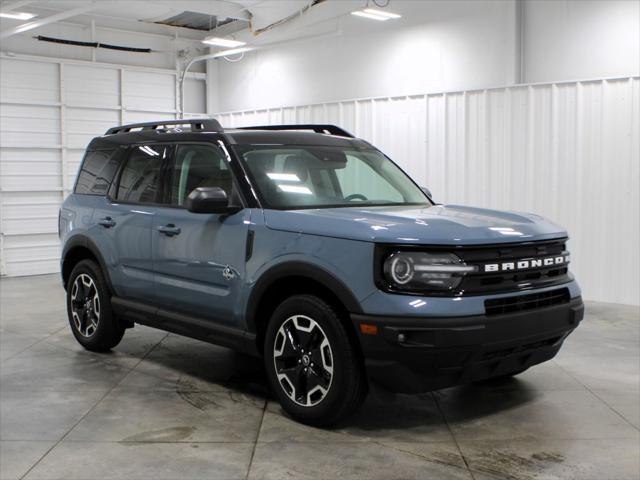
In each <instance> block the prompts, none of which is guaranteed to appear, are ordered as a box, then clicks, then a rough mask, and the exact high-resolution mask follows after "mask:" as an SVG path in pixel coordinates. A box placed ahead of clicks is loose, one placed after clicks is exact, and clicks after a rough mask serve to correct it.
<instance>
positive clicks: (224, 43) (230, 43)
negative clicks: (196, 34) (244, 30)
mask: <svg viewBox="0 0 640 480" xmlns="http://www.w3.org/2000/svg"><path fill="white" fill-rule="evenodd" d="M202 43H206V44H208V45H215V46H217V47H227V48H236V47H241V46H243V45H246V44H247V42H241V41H240V40H231V39H230V38H220V37H207V38H205V39H204V40H202Z"/></svg>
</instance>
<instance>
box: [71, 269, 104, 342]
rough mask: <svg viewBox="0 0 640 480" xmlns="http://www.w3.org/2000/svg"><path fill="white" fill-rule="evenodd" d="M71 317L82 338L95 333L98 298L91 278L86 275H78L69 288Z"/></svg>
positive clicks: (97, 317)
mask: <svg viewBox="0 0 640 480" xmlns="http://www.w3.org/2000/svg"><path fill="white" fill-rule="evenodd" d="M71 316H72V318H73V323H74V324H75V327H76V330H77V331H78V333H80V335H82V336H83V337H90V336H92V335H93V334H94V333H95V332H96V329H97V328H98V322H99V321H100V297H99V296H98V289H97V287H96V284H95V282H94V281H93V278H91V277H90V276H89V275H87V274H86V273H81V274H80V275H78V276H77V277H76V279H75V281H74V282H73V286H72V287H71Z"/></svg>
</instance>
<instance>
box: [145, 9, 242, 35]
mask: <svg viewBox="0 0 640 480" xmlns="http://www.w3.org/2000/svg"><path fill="white" fill-rule="evenodd" d="M233 22H239V23H240V24H242V26H243V28H244V27H245V26H246V25H248V22H245V21H242V20H236V19H234V18H219V17H216V16H215V15H208V14H206V13H198V12H182V13H179V14H178V15H174V16H173V17H170V18H167V19H165V20H159V21H156V22H154V23H158V24H160V25H170V26H172V27H184V28H191V29H193V30H201V31H205V32H208V31H210V30H213V29H214V28H216V27H221V26H223V25H228V24H230V23H233Z"/></svg>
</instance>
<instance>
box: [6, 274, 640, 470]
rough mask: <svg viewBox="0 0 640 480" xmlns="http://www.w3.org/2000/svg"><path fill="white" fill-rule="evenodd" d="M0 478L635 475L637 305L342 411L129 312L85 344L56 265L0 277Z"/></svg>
mask: <svg viewBox="0 0 640 480" xmlns="http://www.w3.org/2000/svg"><path fill="white" fill-rule="evenodd" d="M0 290H1V304H0V307H1V323H0V327H1V330H0V340H1V343H0V354H1V359H2V363H1V367H0V376H1V377H0V390H1V391H0V407H1V410H0V415H1V416H0V439H1V442H0V465H1V469H0V477H1V478H2V479H6V480H9V479H18V478H26V479H45V478H46V479H89V478H91V479H98V478H109V479H127V480H134V479H154V480H160V479H178V478H179V479H181V480H186V479H200V478H202V479H204V478H208V479H213V478H215V479H228V480H230V479H241V478H251V479H259V478H260V479H262V478H264V479H282V478H310V479H320V478H327V479H332V478H340V479H341V480H345V479H348V478H366V479H385V480H388V479H394V478H402V479H413V478H420V479H426V478H433V479H476V480H481V479H493V478H509V479H555V478H563V479H591V478H593V479H598V480H604V479H607V480H611V479H637V478H638V477H639V475H640V465H639V464H640V459H639V456H640V436H639V435H640V434H639V428H640V391H639V370H640V356H639V345H640V332H639V326H640V311H639V309H638V308H632V307H624V306H617V305H611V304H595V303H591V304H589V305H588V307H587V308H588V309H587V318H586V320H585V321H584V323H583V325H582V326H581V328H580V329H578V331H576V332H575V333H574V334H573V335H572V336H571V337H570V338H569V339H568V340H567V343H566V344H565V347H564V349H563V350H562V351H561V353H560V354H559V356H558V357H557V359H556V360H554V361H552V362H548V363H546V364H544V365H540V366H538V367H535V368H533V369H531V370H529V371H528V372H525V373H524V374H522V375H521V376H519V377H518V378H517V379H515V380H509V381H505V382H501V383H496V382H494V383H492V384H491V383H485V384H482V385H472V386H466V387H459V388H452V389H448V390H444V391H439V392H436V393H435V394H426V395H420V396H392V395H383V394H381V393H377V394H376V395H370V397H369V398H368V400H367V402H366V403H365V406H364V408H363V409H362V411H361V412H360V413H359V414H358V415H357V416H356V417H355V418H353V419H352V421H351V423H350V424H349V426H347V427H344V428H342V429H339V430H332V431H324V430H319V429H313V428H309V427H305V426H303V425H300V424H297V423H295V422H293V421H291V420H290V419H288V418H287V417H286V416H285V415H284V414H283V413H282V411H281V410H280V408H279V406H278V404H277V403H275V402H274V401H273V399H271V398H270V397H269V396H268V394H267V392H266V388H265V379H264V375H263V373H262V370H261V366H260V363H259V362H258V361H257V360H254V359H252V358H248V357H245V356H242V355H238V354H235V353H233V352H232V351H229V350H226V349H224V348H219V347H215V346H212V345H207V344H204V343H200V342H196V341H192V340H189V339H185V338H181V337H178V336H175V335H167V334H165V333H163V332H160V331H157V330H153V329H149V328H144V327H139V326H138V327H136V328H135V329H134V330H129V331H128V332H127V334H126V335H125V338H124V340H123V341H122V343H121V344H120V345H119V346H118V347H117V348H116V349H115V351H114V352H112V353H110V354H93V353H89V352H86V351H84V350H83V349H82V348H80V346H79V345H78V344H76V342H75V340H74V339H73V337H72V335H71V333H70V331H69V328H68V325H67V320H66V313H65V311H64V310H65V309H64V294H63V290H62V288H61V287H60V284H59V281H58V276H57V275H56V276H41V277H31V278H17V279H3V280H1V281H0Z"/></svg>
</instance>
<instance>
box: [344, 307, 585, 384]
mask: <svg viewBox="0 0 640 480" xmlns="http://www.w3.org/2000/svg"><path fill="white" fill-rule="evenodd" d="M583 316H584V305H583V303H582V299H581V298H580V297H575V298H572V299H571V300H570V301H569V302H568V303H564V304H561V305H555V306H550V307H545V308H539V309H536V310H529V311H522V312H517V313H508V314H503V315H492V316H487V315H475V316H465V317H437V318H436V317H392V316H377V315H375V316H374V315H360V314H352V315H351V318H352V320H353V322H354V323H355V325H356V330H357V331H358V335H359V337H360V344H361V346H362V351H363V354H364V357H365V366H366V369H367V374H368V375H369V377H370V378H371V379H372V380H373V381H375V382H376V383H379V384H381V385H382V386H384V387H386V388H387V389H389V390H393V391H396V392H405V393H418V392H425V391H430V390H437V389H440V388H445V387H450V386H453V385H459V384H463V383H469V382H474V381H477V380H482V379H486V378H491V377H496V376H500V375H505V374H509V373H513V372H517V371H520V370H524V369H526V368H528V367H530V366H532V365H536V364H538V363H542V362H545V361H547V360H549V359H551V358H553V357H554V356H555V354H556V353H557V352H558V350H560V347H561V346H562V343H563V342H564V340H565V338H566V337H567V336H568V335H569V334H570V333H571V332H572V331H573V330H574V329H575V328H576V327H577V326H578V324H579V323H580V321H581V320H582V318H583ZM360 324H367V325H375V326H376V327H377V331H378V333H377V334H376V335H371V334H362V333H360Z"/></svg>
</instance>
